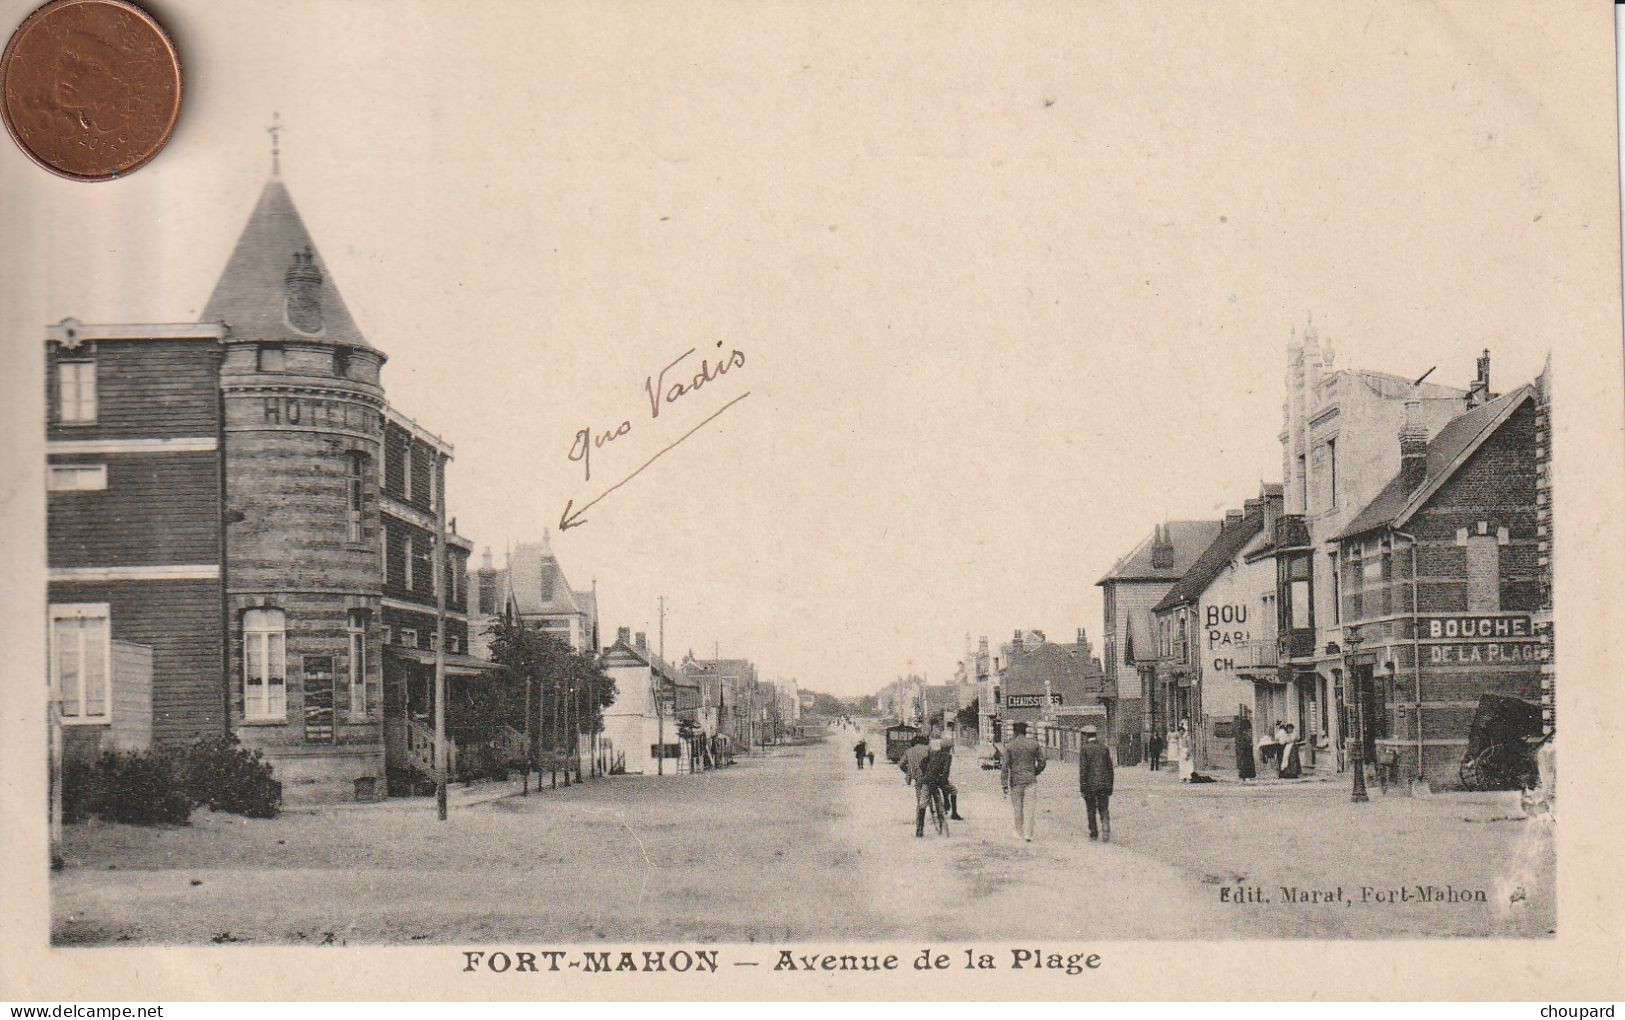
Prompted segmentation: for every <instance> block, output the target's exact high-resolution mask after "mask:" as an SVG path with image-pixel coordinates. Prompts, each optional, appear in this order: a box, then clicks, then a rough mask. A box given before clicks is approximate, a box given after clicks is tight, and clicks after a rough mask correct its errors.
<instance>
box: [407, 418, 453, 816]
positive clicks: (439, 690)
mask: <svg viewBox="0 0 1625 1020" xmlns="http://www.w3.org/2000/svg"><path fill="white" fill-rule="evenodd" d="M407 455H408V456H410V455H411V450H410V449H409V450H408V451H407ZM444 465H445V461H443V460H442V459H441V456H440V454H439V453H438V452H436V453H435V456H434V465H433V467H431V468H430V469H429V470H431V471H433V472H435V473H436V474H439V472H440V471H442V470H443V468H444ZM430 482H432V483H433V484H434V530H435V538H434V567H433V575H432V576H433V577H434V785H435V794H434V799H435V811H436V813H437V814H439V816H440V820H441V821H442V822H443V821H445V820H446V782H447V780H448V779H450V776H449V775H448V773H449V772H450V768H449V764H450V763H449V759H450V755H449V754H447V751H448V748H447V747H446V480H445V478H444V477H439V478H436V477H433V476H431V477H430ZM406 569H407V570H408V571H410V570H411V569H412V565H411V564H410V563H408V564H407V565H406ZM408 576H410V575H408Z"/></svg>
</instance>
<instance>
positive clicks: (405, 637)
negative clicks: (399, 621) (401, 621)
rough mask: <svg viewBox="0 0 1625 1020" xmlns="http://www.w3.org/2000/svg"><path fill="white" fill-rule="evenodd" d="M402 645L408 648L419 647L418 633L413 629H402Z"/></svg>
mask: <svg viewBox="0 0 1625 1020" xmlns="http://www.w3.org/2000/svg"><path fill="white" fill-rule="evenodd" d="M401 644H403V645H405V646H406V647H408V648H416V647H417V646H418V632H417V631H415V630H413V629H412V628H411V627H402V628H401Z"/></svg>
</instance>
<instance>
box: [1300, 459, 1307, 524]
mask: <svg viewBox="0 0 1625 1020" xmlns="http://www.w3.org/2000/svg"><path fill="white" fill-rule="evenodd" d="M1298 507H1299V512H1300V513H1308V512H1309V462H1308V461H1307V460H1306V459H1305V458H1304V456H1303V455H1302V454H1299V455H1298Z"/></svg>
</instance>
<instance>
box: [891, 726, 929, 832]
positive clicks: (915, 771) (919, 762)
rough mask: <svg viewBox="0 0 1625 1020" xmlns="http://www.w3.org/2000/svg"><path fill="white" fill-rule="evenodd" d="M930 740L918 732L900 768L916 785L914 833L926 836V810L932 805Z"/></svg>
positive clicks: (900, 763) (910, 781)
mask: <svg viewBox="0 0 1625 1020" xmlns="http://www.w3.org/2000/svg"><path fill="white" fill-rule="evenodd" d="M929 744H930V741H929V740H927V739H926V736H925V734H923V733H920V734H916V735H915V737H914V742H913V743H912V744H910V745H909V748H908V750H906V751H904V752H903V760H902V761H900V762H899V763H898V768H900V769H902V770H903V775H904V776H906V777H907V779H908V782H909V783H910V785H912V786H913V787H914V835H916V836H919V837H922V838H923V837H924V836H925V812H926V809H927V808H928V807H930V806H931V785H930V783H928V782H926V775H925V773H926V768H925V766H926V761H927V760H928V759H929V758H930V757H931V748H930V747H929V746H928V745H929Z"/></svg>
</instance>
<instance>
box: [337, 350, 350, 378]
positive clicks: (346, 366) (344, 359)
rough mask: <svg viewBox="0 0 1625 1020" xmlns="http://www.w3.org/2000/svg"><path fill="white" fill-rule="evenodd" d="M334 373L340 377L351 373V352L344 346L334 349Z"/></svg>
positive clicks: (345, 376)
mask: <svg viewBox="0 0 1625 1020" xmlns="http://www.w3.org/2000/svg"><path fill="white" fill-rule="evenodd" d="M333 374H334V375H336V376H338V377H339V378H340V379H344V378H347V377H348V376H349V374H350V352H349V351H348V350H347V349H345V348H343V347H340V348H338V349H336V350H335V351H333Z"/></svg>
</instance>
